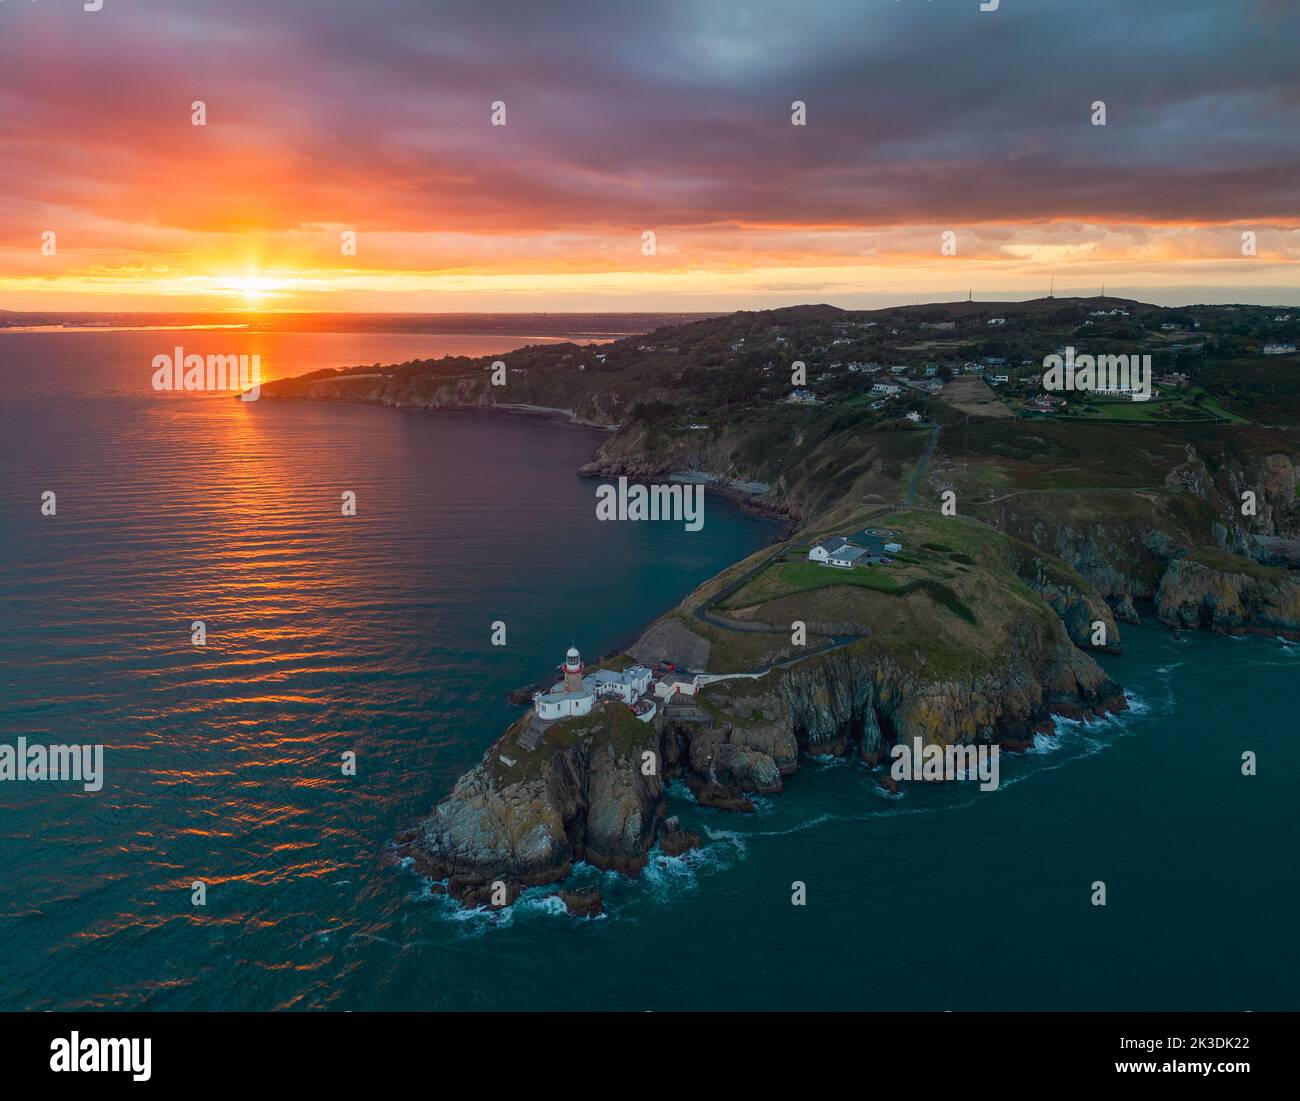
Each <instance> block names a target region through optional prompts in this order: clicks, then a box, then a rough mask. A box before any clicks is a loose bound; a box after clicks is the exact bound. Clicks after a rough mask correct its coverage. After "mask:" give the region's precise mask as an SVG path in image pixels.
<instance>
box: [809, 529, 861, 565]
mask: <svg viewBox="0 0 1300 1101" xmlns="http://www.w3.org/2000/svg"><path fill="white" fill-rule="evenodd" d="M866 553H867V551H866V548H865V547H859V546H857V545H856V544H855V543H850V542H849V541H848V540H847V539H845V538H844V536H842V535H833V536H831V537H830V538H829V539H822V540H820V541H819V542H816V543H814V544H813V545H812V546H811V547H810V548H809V550H808V561H809V562H819V563H821V564H822V565H823V566H835V567H837V568H838V569H841V570H851V569H853V566H854V563H856V562H857V560H858V559H859V558H861V557H862V556H863V555H864V554H866Z"/></svg>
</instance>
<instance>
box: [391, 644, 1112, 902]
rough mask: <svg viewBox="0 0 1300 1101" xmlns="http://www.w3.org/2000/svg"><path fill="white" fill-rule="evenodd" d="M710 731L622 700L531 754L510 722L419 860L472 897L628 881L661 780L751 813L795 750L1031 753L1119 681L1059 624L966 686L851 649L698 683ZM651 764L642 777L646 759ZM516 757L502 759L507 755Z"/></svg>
mask: <svg viewBox="0 0 1300 1101" xmlns="http://www.w3.org/2000/svg"><path fill="white" fill-rule="evenodd" d="M702 699H703V700H704V701H705V702H706V703H707V705H708V706H709V708H710V709H711V710H712V711H714V713H715V716H716V717H715V721H714V723H713V724H712V725H704V726H699V725H687V724H683V725H680V726H678V725H674V724H672V723H668V722H665V721H663V720H662V719H660V720H658V721H657V722H656V723H655V724H640V723H636V722H635V720H632V726H631V727H629V726H628V725H627V722H626V721H625V720H624V719H623V715H624V713H625V712H626V709H625V708H621V705H618V704H610V705H607V706H605V707H603V708H602V707H598V708H597V712H596V713H595V714H593V716H592V717H591V719H590V720H569V721H568V722H567V723H562V724H559V725H558V726H556V727H552V728H551V730H549V731H548V733H547V735H546V738H545V740H544V741H543V742H542V744H541V745H540V746H539V747H538V749H536V750H535V751H533V752H532V753H531V754H530V753H529V752H528V751H527V750H525V749H523V748H522V747H521V746H519V745H518V742H517V734H518V732H519V728H518V726H517V727H516V728H514V729H512V731H510V732H508V733H507V734H506V735H505V736H504V737H503V738H502V739H500V740H499V741H498V742H497V743H496V744H495V745H494V746H493V747H492V748H491V749H490V750H489V751H488V753H487V755H486V756H485V757H484V759H483V761H482V763H480V764H479V765H478V766H477V767H475V768H474V769H473V770H471V771H470V772H469V773H467V774H466V775H465V776H464V777H462V778H461V780H460V781H459V782H458V783H457V784H456V787H455V789H454V790H453V791H452V793H451V794H450V795H449V796H448V797H447V798H446V799H445V800H443V802H441V803H440V804H438V806H437V807H436V808H435V809H434V811H433V813H432V814H431V815H430V816H429V817H428V818H427V819H426V820H425V821H424V822H423V823H421V825H420V826H419V828H418V829H417V830H416V831H415V833H414V834H413V835H412V837H411V838H410V849H411V853H412V855H413V856H414V857H415V861H416V865H417V867H418V868H419V869H420V870H421V871H422V872H424V873H425V874H428V875H430V876H432V877H433V878H434V879H437V880H446V881H447V889H448V890H449V891H450V893H451V894H452V895H453V896H454V897H456V898H458V899H462V900H464V901H466V902H468V903H470V904H480V903H486V902H489V901H490V896H491V885H492V883H493V882H494V881H500V882H502V883H504V884H505V885H506V898H507V900H512V899H513V898H514V897H515V896H516V895H517V894H518V892H519V890H520V889H521V888H522V887H525V886H533V885H537V884H542V883H551V882H556V881H558V880H561V879H563V878H565V877H566V876H567V875H568V874H569V872H570V870H571V868H572V865H573V863H574V862H575V861H579V860H586V861H588V862H589V863H591V864H593V865H595V866H596V867H598V868H602V869H614V870H617V871H619V872H622V873H624V874H627V875H636V874H637V873H638V872H639V871H640V869H641V868H642V867H644V866H645V864H646V861H647V859H648V853H649V850H650V849H651V847H652V846H653V845H654V844H655V841H656V838H657V836H658V834H659V829H660V820H661V818H662V816H663V806H664V789H663V781H664V780H665V779H667V778H671V777H673V776H677V775H682V774H685V776H686V777H687V779H688V780H689V781H690V783H691V786H692V790H694V791H695V792H696V794H697V798H698V799H699V801H700V802H701V803H704V804H707V805H715V806H724V807H733V808H739V809H744V808H747V807H748V805H749V804H748V802H747V800H746V799H745V798H744V794H743V793H755V792H756V793H777V792H780V791H781V790H782V787H783V778H785V777H789V776H790V775H792V774H794V773H795V772H796V771H797V770H798V767H799V754H800V750H801V749H802V750H805V751H807V752H809V753H814V754H819V755H820V754H846V753H849V752H857V753H859V754H860V755H861V756H862V757H863V758H864V759H866V760H867V761H869V762H872V763H875V762H878V761H879V760H881V759H882V758H883V757H884V756H885V754H886V753H887V751H888V748H889V746H890V745H892V744H894V743H895V742H896V741H900V740H905V741H908V742H910V741H911V740H912V739H914V738H920V739H921V740H922V742H924V743H926V744H940V745H947V744H954V743H963V744H991V745H1001V746H1002V747H1003V748H1007V749H1023V748H1025V747H1026V746H1027V745H1028V743H1029V741H1030V739H1031V738H1032V735H1033V733H1034V731H1035V730H1038V729H1042V728H1043V727H1044V726H1045V725H1050V723H1051V716H1052V715H1053V714H1058V715H1066V716H1070V717H1086V716H1090V715H1104V714H1106V713H1107V712H1111V711H1117V710H1121V709H1122V708H1123V707H1124V706H1125V703H1124V697H1123V693H1122V692H1121V690H1120V688H1119V686H1118V685H1117V684H1115V682H1114V681H1112V680H1111V679H1110V678H1109V677H1107V676H1106V675H1105V673H1103V672H1102V670H1101V669H1100V668H1099V667H1098V666H1097V664H1096V663H1095V662H1094V661H1093V660H1092V658H1091V657H1089V656H1088V655H1087V654H1084V653H1082V652H1081V651H1079V650H1078V649H1077V648H1076V647H1075V646H1073V645H1072V644H1071V643H1070V641H1069V639H1068V638H1067V637H1066V634H1065V631H1064V629H1063V628H1062V629H1060V630H1059V631H1057V632H1056V633H1054V634H1053V635H1052V636H1051V637H1050V638H1047V639H1045V638H1044V637H1043V635H1042V633H1041V632H1040V631H1037V630H1034V629H1031V628H1029V627H1026V628H1024V629H1023V630H1019V631H1017V632H1016V633H1015V635H1014V637H1013V641H1012V646H1011V648H1010V652H1009V653H1008V654H1007V655H1006V661H1005V663H1004V665H1003V667H1002V668H1001V669H1000V670H999V671H998V672H997V673H995V674H991V675H985V676H980V677H978V678H974V679H971V680H961V679H946V680H937V681H925V680H923V679H922V678H920V677H919V676H917V675H916V674H913V673H909V672H906V671H904V670H903V669H902V668H900V667H899V666H898V665H897V664H895V663H894V662H893V661H892V660H891V659H889V658H881V657H878V656H872V655H869V654H866V653H863V652H861V651H860V650H857V649H855V647H853V646H849V647H846V648H844V649H841V650H838V651H833V652H830V653H826V654H823V655H819V656H814V657H810V658H808V659H806V660H804V661H802V662H799V663H797V664H796V665H794V666H791V667H789V668H785V669H777V670H773V671H772V672H771V673H769V674H767V675H766V676H764V677H762V678H760V679H758V680H752V681H751V680H743V681H727V682H721V683H720V684H718V685H715V686H712V687H710V688H706V689H705V690H704V692H703V694H702ZM647 753H653V754H654V755H655V756H654V758H653V763H654V767H653V769H651V770H650V771H651V774H650V775H646V772H647V769H646V767H645V764H646V760H647V758H646V756H645V755H646V754H647ZM503 755H504V757H505V758H506V760H507V761H510V762H513V763H510V764H503V762H502V757H503Z"/></svg>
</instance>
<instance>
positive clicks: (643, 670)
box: [584, 665, 654, 705]
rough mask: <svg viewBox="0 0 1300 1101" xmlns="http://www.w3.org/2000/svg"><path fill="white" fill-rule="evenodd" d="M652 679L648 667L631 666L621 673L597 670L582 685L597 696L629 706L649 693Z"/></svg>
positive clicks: (652, 675)
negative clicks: (612, 699)
mask: <svg viewBox="0 0 1300 1101" xmlns="http://www.w3.org/2000/svg"><path fill="white" fill-rule="evenodd" d="M653 677H654V674H653V673H652V672H651V671H650V668H649V667H648V666H645V665H633V666H632V667H631V668H630V669H625V670H624V671H623V672H621V673H616V672H615V671H614V670H613V669H598V670H597V671H596V672H594V673H592V674H591V676H589V677H587V678H586V679H585V681H584V683H585V684H586V685H587V686H588V687H589V688H590V689H591V690H592V692H593V693H595V694H596V695H597V696H613V697H614V698H615V699H620V700H622V701H623V702H624V703H626V704H629V705H630V704H634V703H636V701H637V700H638V699H640V698H641V697H642V696H644V695H645V694H646V693H647V692H649V691H650V681H651V680H652V679H653Z"/></svg>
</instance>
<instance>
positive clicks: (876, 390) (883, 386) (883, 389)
mask: <svg viewBox="0 0 1300 1101" xmlns="http://www.w3.org/2000/svg"><path fill="white" fill-rule="evenodd" d="M902 389H903V388H902V387H901V386H899V385H898V384H897V383H895V382H877V383H876V384H875V385H874V386H873V387H872V388H871V392H872V393H873V394H889V395H891V396H892V395H894V394H897V393H900V392H901V391H902Z"/></svg>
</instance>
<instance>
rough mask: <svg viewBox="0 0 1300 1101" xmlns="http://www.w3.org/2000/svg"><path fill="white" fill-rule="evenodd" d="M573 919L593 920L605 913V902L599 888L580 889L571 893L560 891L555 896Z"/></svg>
mask: <svg viewBox="0 0 1300 1101" xmlns="http://www.w3.org/2000/svg"><path fill="white" fill-rule="evenodd" d="M556 897H557V898H559V899H560V901H561V902H563V903H564V908H565V909H566V910H568V911H569V913H570V914H572V915H573V916H574V917H580V918H594V917H599V916H600V915H601V914H602V913H604V912H605V901H604V899H603V898H602V897H601V894H600V888H599V887H581V888H579V889H577V890H573V891H560V892H559V894H558V895H557V896H556Z"/></svg>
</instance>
